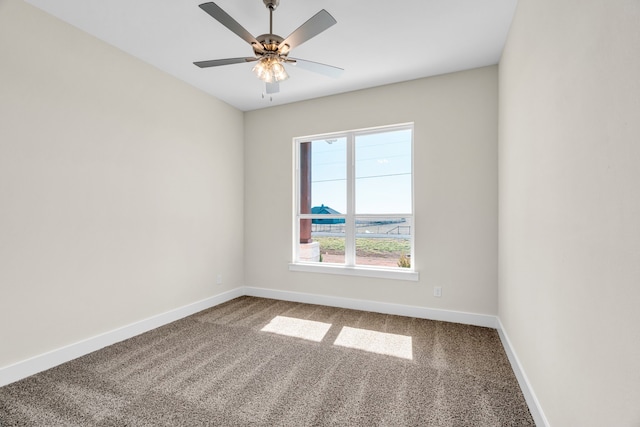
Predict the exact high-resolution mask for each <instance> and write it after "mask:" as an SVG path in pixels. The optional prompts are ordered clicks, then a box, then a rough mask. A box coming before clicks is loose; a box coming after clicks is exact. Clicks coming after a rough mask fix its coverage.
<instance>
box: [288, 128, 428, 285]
mask: <svg viewBox="0 0 640 427" xmlns="http://www.w3.org/2000/svg"><path fill="white" fill-rule="evenodd" d="M401 130H411V190H410V192H411V212H410V213H398V214H371V213H361V214H357V213H356V212H355V201H356V192H355V188H356V138H357V137H359V136H362V135H371V134H378V133H385V132H392V131H401ZM337 138H345V139H346V151H347V153H346V167H347V171H346V180H347V183H346V187H347V188H346V196H347V205H346V206H347V212H346V213H344V214H312V213H308V214H301V213H300V208H301V206H300V205H301V200H300V199H301V188H300V187H301V185H300V182H301V181H300V180H301V171H300V169H301V162H300V146H301V144H302V143H306V142H312V141H315V140H321V139H337ZM414 140H415V127H414V123H413V122H409V123H401V124H395V125H388V126H378V127H372V128H364V129H355V130H350V131H341V132H331V133H322V134H317V135H309V136H301V137H296V138H293V153H294V156H293V241H292V248H293V250H292V259H293V261H292V262H291V263H290V264H289V270H290V271H306V272H316V273H328V274H341V275H349V276H365V277H378V278H387V279H399V280H410V281H417V280H418V279H419V274H418V272H417V271H416V270H415V256H414V253H415V221H414V218H415V197H414V187H415V186H414V175H415V174H414ZM360 217H366V218H389V217H403V218H407V219H408V221H409V225H410V227H411V233H410V242H411V254H410V259H411V267H410V268H402V267H385V266H369V265H367V266H364V265H356V238H357V237H359V236H358V235H357V227H356V218H360ZM315 218H322V219H333V218H339V219H344V220H345V262H344V264H334V263H318V262H305V261H300V260H299V256H300V221H301V220H303V219H315Z"/></svg>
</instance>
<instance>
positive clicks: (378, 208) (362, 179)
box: [311, 129, 411, 214]
mask: <svg viewBox="0 0 640 427" xmlns="http://www.w3.org/2000/svg"><path fill="white" fill-rule="evenodd" d="M355 161H356V191H355V192H356V214H409V213H411V130H410V129H402V130H392V131H387V132H382V133H376V134H363V135H356V137H355ZM311 164H312V167H311V168H312V172H311V174H312V178H311V180H312V190H311V191H312V192H311V199H312V206H320V205H325V206H329V207H331V208H333V209H335V210H337V211H338V212H340V213H346V212H347V181H346V179H347V139H346V138H345V137H342V138H336V139H330V140H324V139H322V140H314V141H312V160H311Z"/></svg>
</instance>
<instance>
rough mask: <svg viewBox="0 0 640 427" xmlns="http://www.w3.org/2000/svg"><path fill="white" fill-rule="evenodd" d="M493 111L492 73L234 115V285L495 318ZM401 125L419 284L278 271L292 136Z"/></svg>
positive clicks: (282, 267)
mask: <svg viewBox="0 0 640 427" xmlns="http://www.w3.org/2000/svg"><path fill="white" fill-rule="evenodd" d="M497 108H498V107H497V67H495V66H494V67H487V68H481V69H476V70H472V71H466V72H461V73H456V74H450V75H444V76H439V77H434V78H428V79H422V80H416V81H410V82H405V83H401V84H395V85H390V86H383V87H379V88H374V89H368V90H363V91H358V92H352V93H347V94H343V95H337V96H332V97H327V98H320V99H316V100H311V101H306V102H300V103H295V104H289V105H285V106H279V107H273V108H268V109H264V110H257V111H253V112H249V113H245V263H244V264H245V283H246V285H247V286H255V287H265V288H272V289H277V290H283V291H296V292H308V293H313V294H320V295H328V296H337V297H346V298H357V299H365V300H372V301H380V302H388V303H397V304H408V305H414V306H421V307H430V308H439V309H448V310H458V311H466V312H472V313H482V314H493V315H494V314H497V185H498V184H497ZM405 122H415V132H414V139H415V142H414V152H415V154H414V167H415V222H416V225H415V231H416V237H415V242H416V249H415V266H416V269H417V270H418V271H419V272H420V281H419V282H417V283H416V282H405V281H397V280H387V279H372V278H361V277H346V276H334V275H326V274H317V273H316V274H314V273H302V272H290V271H288V263H289V262H290V261H291V244H292V197H293V194H292V185H293V182H292V181H293V180H292V158H293V143H292V138H294V137H297V136H304V135H311V134H318V133H324V132H334V131H341V130H350V129H359V128H366V127H373V126H381V125H388V124H395V123H405ZM433 286H442V298H434V297H433V289H432V288H433Z"/></svg>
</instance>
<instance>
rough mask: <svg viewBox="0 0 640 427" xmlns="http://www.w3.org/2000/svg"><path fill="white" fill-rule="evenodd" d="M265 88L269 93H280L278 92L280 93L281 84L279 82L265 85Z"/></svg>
mask: <svg viewBox="0 0 640 427" xmlns="http://www.w3.org/2000/svg"><path fill="white" fill-rule="evenodd" d="M265 86H266V87H267V93H278V92H280V83H278V82H273V83H265Z"/></svg>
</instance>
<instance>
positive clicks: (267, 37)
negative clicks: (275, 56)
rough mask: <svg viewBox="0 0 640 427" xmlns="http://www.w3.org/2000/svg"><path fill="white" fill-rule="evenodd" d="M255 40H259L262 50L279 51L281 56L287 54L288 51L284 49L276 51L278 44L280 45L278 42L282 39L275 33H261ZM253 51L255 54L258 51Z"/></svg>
mask: <svg viewBox="0 0 640 427" xmlns="http://www.w3.org/2000/svg"><path fill="white" fill-rule="evenodd" d="M256 40H258V41H259V42H260V44H261V45H262V46H263V47H264V50H266V51H267V52H272V53H279V54H280V55H282V56H287V54H288V52H286V49H284V51H282V52H278V46H280V43H282V42H283V41H284V39H283V38H282V37H280V36H278V35H276V34H262V35H260V36H258V37H256ZM254 52H255V53H256V54H258V53H259V52H257V51H255V49H254Z"/></svg>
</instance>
